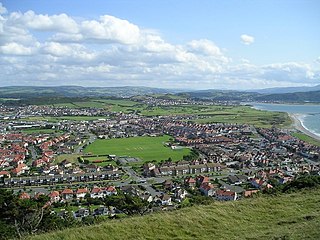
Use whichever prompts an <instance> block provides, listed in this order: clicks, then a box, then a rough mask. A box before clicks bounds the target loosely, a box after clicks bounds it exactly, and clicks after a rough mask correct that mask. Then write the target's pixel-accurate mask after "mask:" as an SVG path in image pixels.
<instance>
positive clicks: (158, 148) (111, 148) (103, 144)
mask: <svg viewBox="0 0 320 240" xmlns="http://www.w3.org/2000/svg"><path fill="white" fill-rule="evenodd" d="M168 141H170V136H166V135H165V136H161V137H132V138H117V139H98V140H96V141H95V142H93V143H92V144H90V145H89V146H87V147H86V148H85V149H84V152H85V153H91V154H94V155H101V154H111V155H117V156H128V157H136V158H140V159H141V160H143V161H152V160H156V161H161V160H167V159H168V158H169V157H170V158H171V159H172V160H173V161H178V160H181V159H182V157H183V156H184V155H189V154H190V149H188V148H184V149H177V150H172V149H171V148H169V147H167V146H165V145H164V144H165V143H166V142H168Z"/></svg>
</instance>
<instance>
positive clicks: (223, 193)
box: [216, 190, 236, 196]
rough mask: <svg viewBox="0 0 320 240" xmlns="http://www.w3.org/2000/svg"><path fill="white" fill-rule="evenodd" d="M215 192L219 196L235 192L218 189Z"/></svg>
mask: <svg viewBox="0 0 320 240" xmlns="http://www.w3.org/2000/svg"><path fill="white" fill-rule="evenodd" d="M216 194H217V195H220V196H234V195H235V194H236V193H235V192H232V191H225V190H218V191H217V192H216Z"/></svg>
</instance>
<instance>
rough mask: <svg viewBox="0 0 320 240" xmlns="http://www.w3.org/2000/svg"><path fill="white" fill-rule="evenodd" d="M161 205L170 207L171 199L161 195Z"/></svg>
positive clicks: (166, 195)
mask: <svg viewBox="0 0 320 240" xmlns="http://www.w3.org/2000/svg"><path fill="white" fill-rule="evenodd" d="M159 198H160V201H161V205H164V206H166V205H172V199H171V197H170V196H169V195H168V194H163V195H161V196H160V197H159Z"/></svg>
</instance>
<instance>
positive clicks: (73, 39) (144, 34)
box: [0, 0, 320, 89]
mask: <svg viewBox="0 0 320 240" xmlns="http://www.w3.org/2000/svg"><path fill="white" fill-rule="evenodd" d="M0 2H1V5H0V6H1V7H0V14H1V17H0V65H1V67H2V68H3V70H4V71H2V72H1V73H0V79H1V80H0V85H1V86H5V85H65V84H68V85H70V84H72V85H83V86H121V85H139V86H141V85H143V86H153V87H170V88H171V87H172V88H186V87H190V88H197V89H205V88H223V89H254V88H263V87H276V86H300V85H315V84H320V44H319V42H320V28H319V23H320V11H319V9H320V1H317V0H299V1H298V0H282V1H270V0H268V1H262V0H261V1H246V0H244V1H239V0H238V1H213V0H211V1H209V0H207V1H196V0H186V1H173V0H171V1H169V0H161V1H160V0H158V1H156V0H152V1H147V0H144V1H142V0H135V1H132V0H131V1H130V0H126V1H121V0H114V1H103V0H91V1H79V0H68V1H65V0H64V1H62V0H55V1H49V0H42V1H37V0H32V1H31V0H24V1H16V0H7V1H5V0H2V1H1V0H0ZM1 9H2V10H1ZM235 86H236V87H235Z"/></svg>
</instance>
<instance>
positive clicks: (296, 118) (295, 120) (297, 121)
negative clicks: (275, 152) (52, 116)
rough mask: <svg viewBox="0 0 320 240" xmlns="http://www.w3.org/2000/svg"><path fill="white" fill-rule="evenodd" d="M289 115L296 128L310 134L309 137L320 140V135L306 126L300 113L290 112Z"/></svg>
mask: <svg viewBox="0 0 320 240" xmlns="http://www.w3.org/2000/svg"><path fill="white" fill-rule="evenodd" d="M288 114H289V117H290V118H291V119H292V120H293V126H294V128H295V129H297V130H298V131H300V132H303V133H304V134H306V135H308V136H309V137H312V138H314V139H316V140H318V141H320V136H318V135H316V134H314V133H313V132H311V131H309V130H308V129H307V128H305V127H304V126H303V124H302V122H301V120H300V119H299V114H293V113H288Z"/></svg>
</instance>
